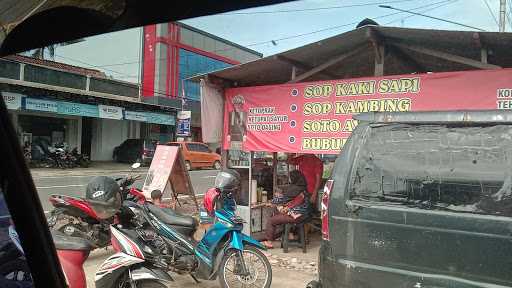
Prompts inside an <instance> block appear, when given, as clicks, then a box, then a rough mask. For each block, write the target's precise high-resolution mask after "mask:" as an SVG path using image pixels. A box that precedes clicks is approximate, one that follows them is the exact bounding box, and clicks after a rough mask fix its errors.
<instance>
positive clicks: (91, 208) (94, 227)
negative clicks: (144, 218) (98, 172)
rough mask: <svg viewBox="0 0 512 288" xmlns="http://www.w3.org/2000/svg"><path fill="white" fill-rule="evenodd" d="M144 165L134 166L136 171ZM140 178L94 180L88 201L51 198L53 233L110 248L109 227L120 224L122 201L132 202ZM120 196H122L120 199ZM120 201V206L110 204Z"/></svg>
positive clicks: (88, 192)
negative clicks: (132, 187)
mask: <svg viewBox="0 0 512 288" xmlns="http://www.w3.org/2000/svg"><path fill="white" fill-rule="evenodd" d="M138 167H140V163H136V164H134V165H132V169H137V168H138ZM139 177H140V175H135V176H134V175H128V176H126V177H124V178H117V179H112V178H110V177H106V176H99V177H95V178H93V179H92V180H91V181H90V182H89V184H88V185H87V188H86V197H85V199H84V198H78V197H72V196H66V195H55V194H54V195H51V196H50V198H49V201H50V203H51V204H52V205H53V206H54V207H55V209H54V210H52V211H51V212H50V215H49V217H48V226H49V227H50V229H53V230H58V231H60V232H62V233H64V234H65V235H68V236H74V237H79V238H83V239H86V240H88V241H90V242H91V243H93V245H94V247H95V248H102V247H106V246H108V245H110V231H109V226H110V225H112V224H113V223H115V222H116V221H117V217H118V215H117V214H118V212H120V210H119V209H120V206H121V203H122V201H124V200H126V199H129V196H128V195H129V194H130V193H131V192H130V191H133V190H131V189H130V186H131V185H132V184H133V183H135V181H137V179H139ZM117 195H119V196H117ZM108 201H117V202H118V203H114V204H116V205H113V203H109V202H108Z"/></svg>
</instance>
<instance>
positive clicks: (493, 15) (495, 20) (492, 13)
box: [482, 0, 500, 27]
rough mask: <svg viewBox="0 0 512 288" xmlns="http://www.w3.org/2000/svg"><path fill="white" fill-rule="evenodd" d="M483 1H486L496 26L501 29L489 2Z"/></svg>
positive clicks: (485, 0) (485, 1)
mask: <svg viewBox="0 0 512 288" xmlns="http://www.w3.org/2000/svg"><path fill="white" fill-rule="evenodd" d="M482 1H484V3H485V6H487V10H489V13H490V14H491V16H492V19H494V22H495V23H496V25H497V26H498V27H500V24H499V23H498V18H496V14H494V12H493V11H492V9H491V6H489V3H488V2H487V0H482Z"/></svg>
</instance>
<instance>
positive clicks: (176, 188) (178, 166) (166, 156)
mask: <svg viewBox="0 0 512 288" xmlns="http://www.w3.org/2000/svg"><path fill="white" fill-rule="evenodd" d="M179 149H180V147H177V146H167V145H157V146H156V150H155V154H154V155H153V159H152V161H151V166H150V167H149V170H148V173H147V175H146V179H145V180H144V185H143V186H142V191H143V193H144V195H145V196H146V198H150V197H151V192H152V191H154V190H160V191H161V192H162V193H163V196H164V197H166V198H167V197H171V196H172V199H177V197H178V195H179V194H185V195H190V196H191V198H192V200H193V201H194V203H195V205H196V207H198V206H197V200H196V197H195V196H194V188H193V186H192V183H191V181H190V175H189V174H188V170H187V169H186V168H185V160H184V159H183V154H182V153H179V152H180V150H179Z"/></svg>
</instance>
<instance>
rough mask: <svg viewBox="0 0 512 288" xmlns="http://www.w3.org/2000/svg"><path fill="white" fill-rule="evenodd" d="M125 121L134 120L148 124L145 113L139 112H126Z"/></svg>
mask: <svg viewBox="0 0 512 288" xmlns="http://www.w3.org/2000/svg"><path fill="white" fill-rule="evenodd" d="M124 119H126V120H134V121H141V122H146V121H147V117H146V113H145V112H137V111H128V110H125V111H124Z"/></svg>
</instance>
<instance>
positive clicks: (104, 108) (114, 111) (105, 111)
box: [98, 105, 123, 120]
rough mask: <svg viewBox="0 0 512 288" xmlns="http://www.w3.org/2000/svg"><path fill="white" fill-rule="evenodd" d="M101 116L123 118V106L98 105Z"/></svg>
mask: <svg viewBox="0 0 512 288" xmlns="http://www.w3.org/2000/svg"><path fill="white" fill-rule="evenodd" d="M98 110H99V116H100V118H106V119H116V120H121V119H123V108H121V107H117V106H108V105H98Z"/></svg>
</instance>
